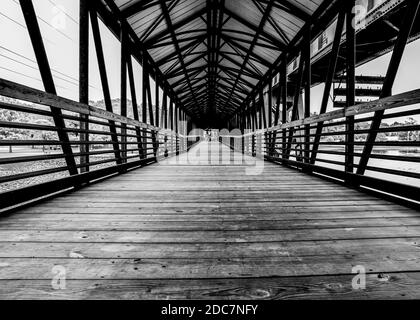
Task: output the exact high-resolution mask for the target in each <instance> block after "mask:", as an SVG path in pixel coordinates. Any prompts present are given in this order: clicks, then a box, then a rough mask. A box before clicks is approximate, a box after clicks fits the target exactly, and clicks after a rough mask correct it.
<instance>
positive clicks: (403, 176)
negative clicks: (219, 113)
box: [220, 89, 420, 203]
mask: <svg viewBox="0 0 420 320" xmlns="http://www.w3.org/2000/svg"><path fill="white" fill-rule="evenodd" d="M417 104H420V90H418V89H417V90H412V91H407V92H404V93H401V94H398V95H394V96H390V97H387V98H383V99H378V100H375V101H371V102H366V103H363V104H358V105H355V106H352V107H349V108H347V109H340V110H335V111H332V112H327V113H324V114H320V115H316V116H312V117H308V118H305V119H299V120H296V121H292V122H288V123H284V124H280V125H277V126H273V127H270V128H266V129H262V130H257V131H254V132H245V133H243V134H241V133H240V132H237V134H235V133H233V132H231V133H230V134H221V135H220V138H221V139H230V142H229V141H227V140H225V142H227V143H230V145H231V147H232V148H233V149H235V150H237V151H240V152H242V153H245V154H248V155H252V156H259V157H263V158H264V159H266V160H269V161H272V162H276V163H280V164H283V165H287V166H289V167H293V168H296V169H299V170H302V171H304V172H306V173H316V174H320V175H322V176H328V177H330V178H333V179H337V180H339V181H342V182H343V183H345V184H346V185H348V186H350V187H362V188H370V189H375V190H377V191H379V192H382V193H383V194H385V193H386V194H387V195H391V197H397V198H398V199H400V198H404V199H407V200H409V201H414V202H416V203H420V172H418V171H415V170H414V171H413V170H405V169H404V166H403V167H401V166H397V165H394V166H392V165H391V163H395V162H397V163H398V164H400V163H412V164H414V163H420V157H416V156H414V155H413V156H409V155H406V154H404V153H401V154H392V155H389V154H382V153H373V154H371V155H370V158H371V159H374V160H382V161H385V162H380V163H378V162H376V163H375V161H373V162H372V163H370V162H369V163H368V166H367V167H366V170H367V171H368V174H363V175H361V174H356V173H355V171H353V170H355V169H357V168H359V166H360V164H359V163H358V162H357V161H353V162H352V163H353V164H352V165H351V169H353V170H349V168H348V167H347V166H346V163H347V162H346V159H345V158H346V157H347V156H349V154H347V152H346V149H345V148H346V146H348V145H350V144H351V145H352V146H355V147H358V148H361V147H363V146H366V145H367V144H371V145H373V146H374V147H377V148H381V149H383V150H385V151H386V150H388V149H389V148H394V149H395V148H397V149H398V150H399V149H401V148H403V149H406V148H416V149H418V148H420V138H419V129H420V125H418V124H415V123H406V124H403V125H399V126H389V125H388V126H384V127H380V128H379V129H377V130H374V131H375V132H376V133H382V134H383V135H384V137H386V135H387V136H390V135H393V136H394V137H397V138H398V139H396V140H392V139H391V140H389V139H385V138H384V139H382V141H380V140H379V141H378V140H376V141H374V142H373V143H370V142H367V141H366V135H367V134H369V133H371V132H372V130H371V129H370V125H369V124H370V123H371V121H372V119H373V117H372V116H371V115H370V114H372V113H374V112H377V111H386V110H393V112H392V113H387V114H385V115H384V117H383V118H384V119H388V120H392V119H397V120H398V119H399V118H400V117H409V116H419V115H420V108H415V109H414V108H410V107H409V106H413V105H417ZM350 116H359V117H357V118H356V119H355V120H354V123H355V124H356V125H355V127H354V129H352V130H348V129H347V128H346V124H347V121H348V117H350ZM364 124H367V125H366V126H364ZM321 125H322V128H323V129H324V130H322V131H321V132H320V133H319V132H317V130H316V129H317V128H318V127H319V126H321ZM349 135H352V136H355V137H356V139H355V140H354V141H352V142H351V143H350V142H348V141H349V140H348V139H344V137H347V136H349ZM413 136H414V138H412V137H413ZM315 137H316V138H322V139H315ZM401 137H403V138H401ZM404 137H411V139H409V138H404ZM320 146H322V148H321V149H320V150H318V147H320ZM311 148H312V149H311ZM401 150H402V149H401ZM385 151H381V152H385ZM403 151H404V150H403ZM406 151H410V150H406ZM413 152H414V151H413ZM350 156H351V157H352V158H360V157H361V156H362V152H361V150H360V151H358V150H356V151H355V152H353V153H352V154H351V155H350ZM387 164H389V165H388V166H387ZM393 199H394V198H393Z"/></svg>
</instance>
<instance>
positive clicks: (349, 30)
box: [345, 0, 356, 183]
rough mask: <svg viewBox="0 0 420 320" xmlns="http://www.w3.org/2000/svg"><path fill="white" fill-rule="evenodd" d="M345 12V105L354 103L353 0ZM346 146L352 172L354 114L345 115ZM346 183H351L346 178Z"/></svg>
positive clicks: (354, 45) (346, 155)
mask: <svg viewBox="0 0 420 320" xmlns="http://www.w3.org/2000/svg"><path fill="white" fill-rule="evenodd" d="M347 2H348V4H347V12H346V16H347V17H346V38H347V39H346V40H347V42H346V43H347V46H346V48H347V55H346V60H347V63H346V74H347V84H346V87H347V88H346V91H347V92H346V107H347V108H349V107H351V106H354V104H355V103H356V73H355V72H356V26H355V17H356V14H355V10H354V6H355V4H356V2H355V0H349V1H347ZM345 143H346V148H345V172H346V173H353V167H354V116H350V117H346V141H345ZM346 182H347V183H351V181H348V179H346Z"/></svg>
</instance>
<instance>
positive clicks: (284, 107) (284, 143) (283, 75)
mask: <svg viewBox="0 0 420 320" xmlns="http://www.w3.org/2000/svg"><path fill="white" fill-rule="evenodd" d="M280 87H281V100H282V102H281V104H282V110H281V122H282V124H285V123H286V122H287V59H286V58H285V59H284V60H283V62H282V68H281V74H280ZM279 98H280V97H279ZM277 124H278V122H277ZM277 124H276V125H277ZM286 148H287V129H283V130H282V151H281V153H282V159H286Z"/></svg>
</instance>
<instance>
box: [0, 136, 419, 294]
mask: <svg viewBox="0 0 420 320" xmlns="http://www.w3.org/2000/svg"><path fill="white" fill-rule="evenodd" d="M198 149H200V150H202V152H201V153H198V152H197V151H198ZM203 150H204V151H203ZM231 156H232V152H231V150H229V148H227V147H226V146H224V145H221V144H219V143H217V142H211V143H205V142H203V143H201V144H199V145H196V146H195V147H194V148H193V149H192V150H191V151H190V153H189V154H183V155H181V156H179V157H177V158H174V159H168V160H165V161H162V162H160V163H158V164H155V165H152V166H149V167H146V168H142V169H139V170H135V171H131V172H129V173H127V174H124V175H120V176H116V177H114V178H112V179H109V180H105V181H102V182H100V183H96V184H93V185H91V186H87V187H86V188H84V189H81V190H79V191H77V192H73V193H68V194H65V195H62V196H60V197H57V198H55V199H51V200H49V201H46V202H43V203H40V204H37V205H34V206H32V207H27V208H25V209H22V210H20V211H18V212H16V213H13V214H12V215H6V216H2V217H1V218H0V299H13V298H22V299H33V298H49V299H57V298H62V299H100V298H115V299H118V298H129V299H167V298H172V299H178V298H187V299H212V298H219V299H220V298H222V299H226V298H238V299H276V298H283V299H287V298H293V299H301V298H302V299H307V298H313V299H320V298H327V299H334V298H340V299H343V298H344V299H354V298H363V299H373V298H420V244H419V243H420V216H419V212H418V211H416V210H413V209H409V208H405V207H402V206H399V205H397V204H394V203H391V202H389V201H385V200H383V199H379V198H376V197H374V196H372V195H368V194H364V193H361V192H359V191H357V190H354V189H348V188H346V187H344V186H342V185H337V184H334V183H332V182H328V181H325V180H321V179H319V178H317V177H314V176H310V175H305V174H302V173H300V172H298V171H295V170H292V169H290V168H286V167H281V166H278V165H275V164H272V163H266V162H262V161H261V160H258V159H257V160H256V159H254V158H251V157H249V156H246V157H245V158H244V162H242V163H241V164H240V165H238V164H229V163H226V162H221V163H218V162H217V161H218V160H219V159H229V158H230V157H231ZM235 156H238V155H237V154H236V155H235ZM232 158H233V156H232ZM256 169H261V170H260V171H259V172H257V171H258V170H257V171H255V170H256ZM256 173H257V174H256ZM356 265H362V266H364V267H365V269H366V272H367V273H368V275H367V287H366V290H354V289H353V288H352V287H351V279H352V278H353V277H354V275H353V274H352V268H353V267H354V266H356ZM54 266H63V267H64V268H65V269H66V277H67V288H66V289H65V290H59V291H57V290H54V289H53V288H52V287H51V279H52V276H53V274H52V268H53V267H54Z"/></svg>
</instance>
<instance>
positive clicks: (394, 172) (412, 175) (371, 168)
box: [270, 153, 420, 179]
mask: <svg viewBox="0 0 420 320" xmlns="http://www.w3.org/2000/svg"><path fill="white" fill-rule="evenodd" d="M278 155H280V156H282V155H286V154H285V153H279V154H278ZM270 157H271V158H277V159H278V160H283V158H280V157H273V156H270ZM289 157H291V158H295V159H297V158H298V157H299V158H300V159H305V160H310V157H305V156H303V155H302V156H297V155H293V154H290V155H289ZM316 161H317V162H323V163H330V164H335V165H338V166H345V162H340V161H335V160H328V159H322V158H317V159H316ZM352 167H353V168H358V167H359V165H358V164H353V165H352ZM366 170H367V171H376V172H382V173H387V174H392V175H397V176H404V177H409V178H415V179H420V174H419V173H416V172H409V171H403V170H395V169H388V168H379V167H375V166H367V167H366Z"/></svg>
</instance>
